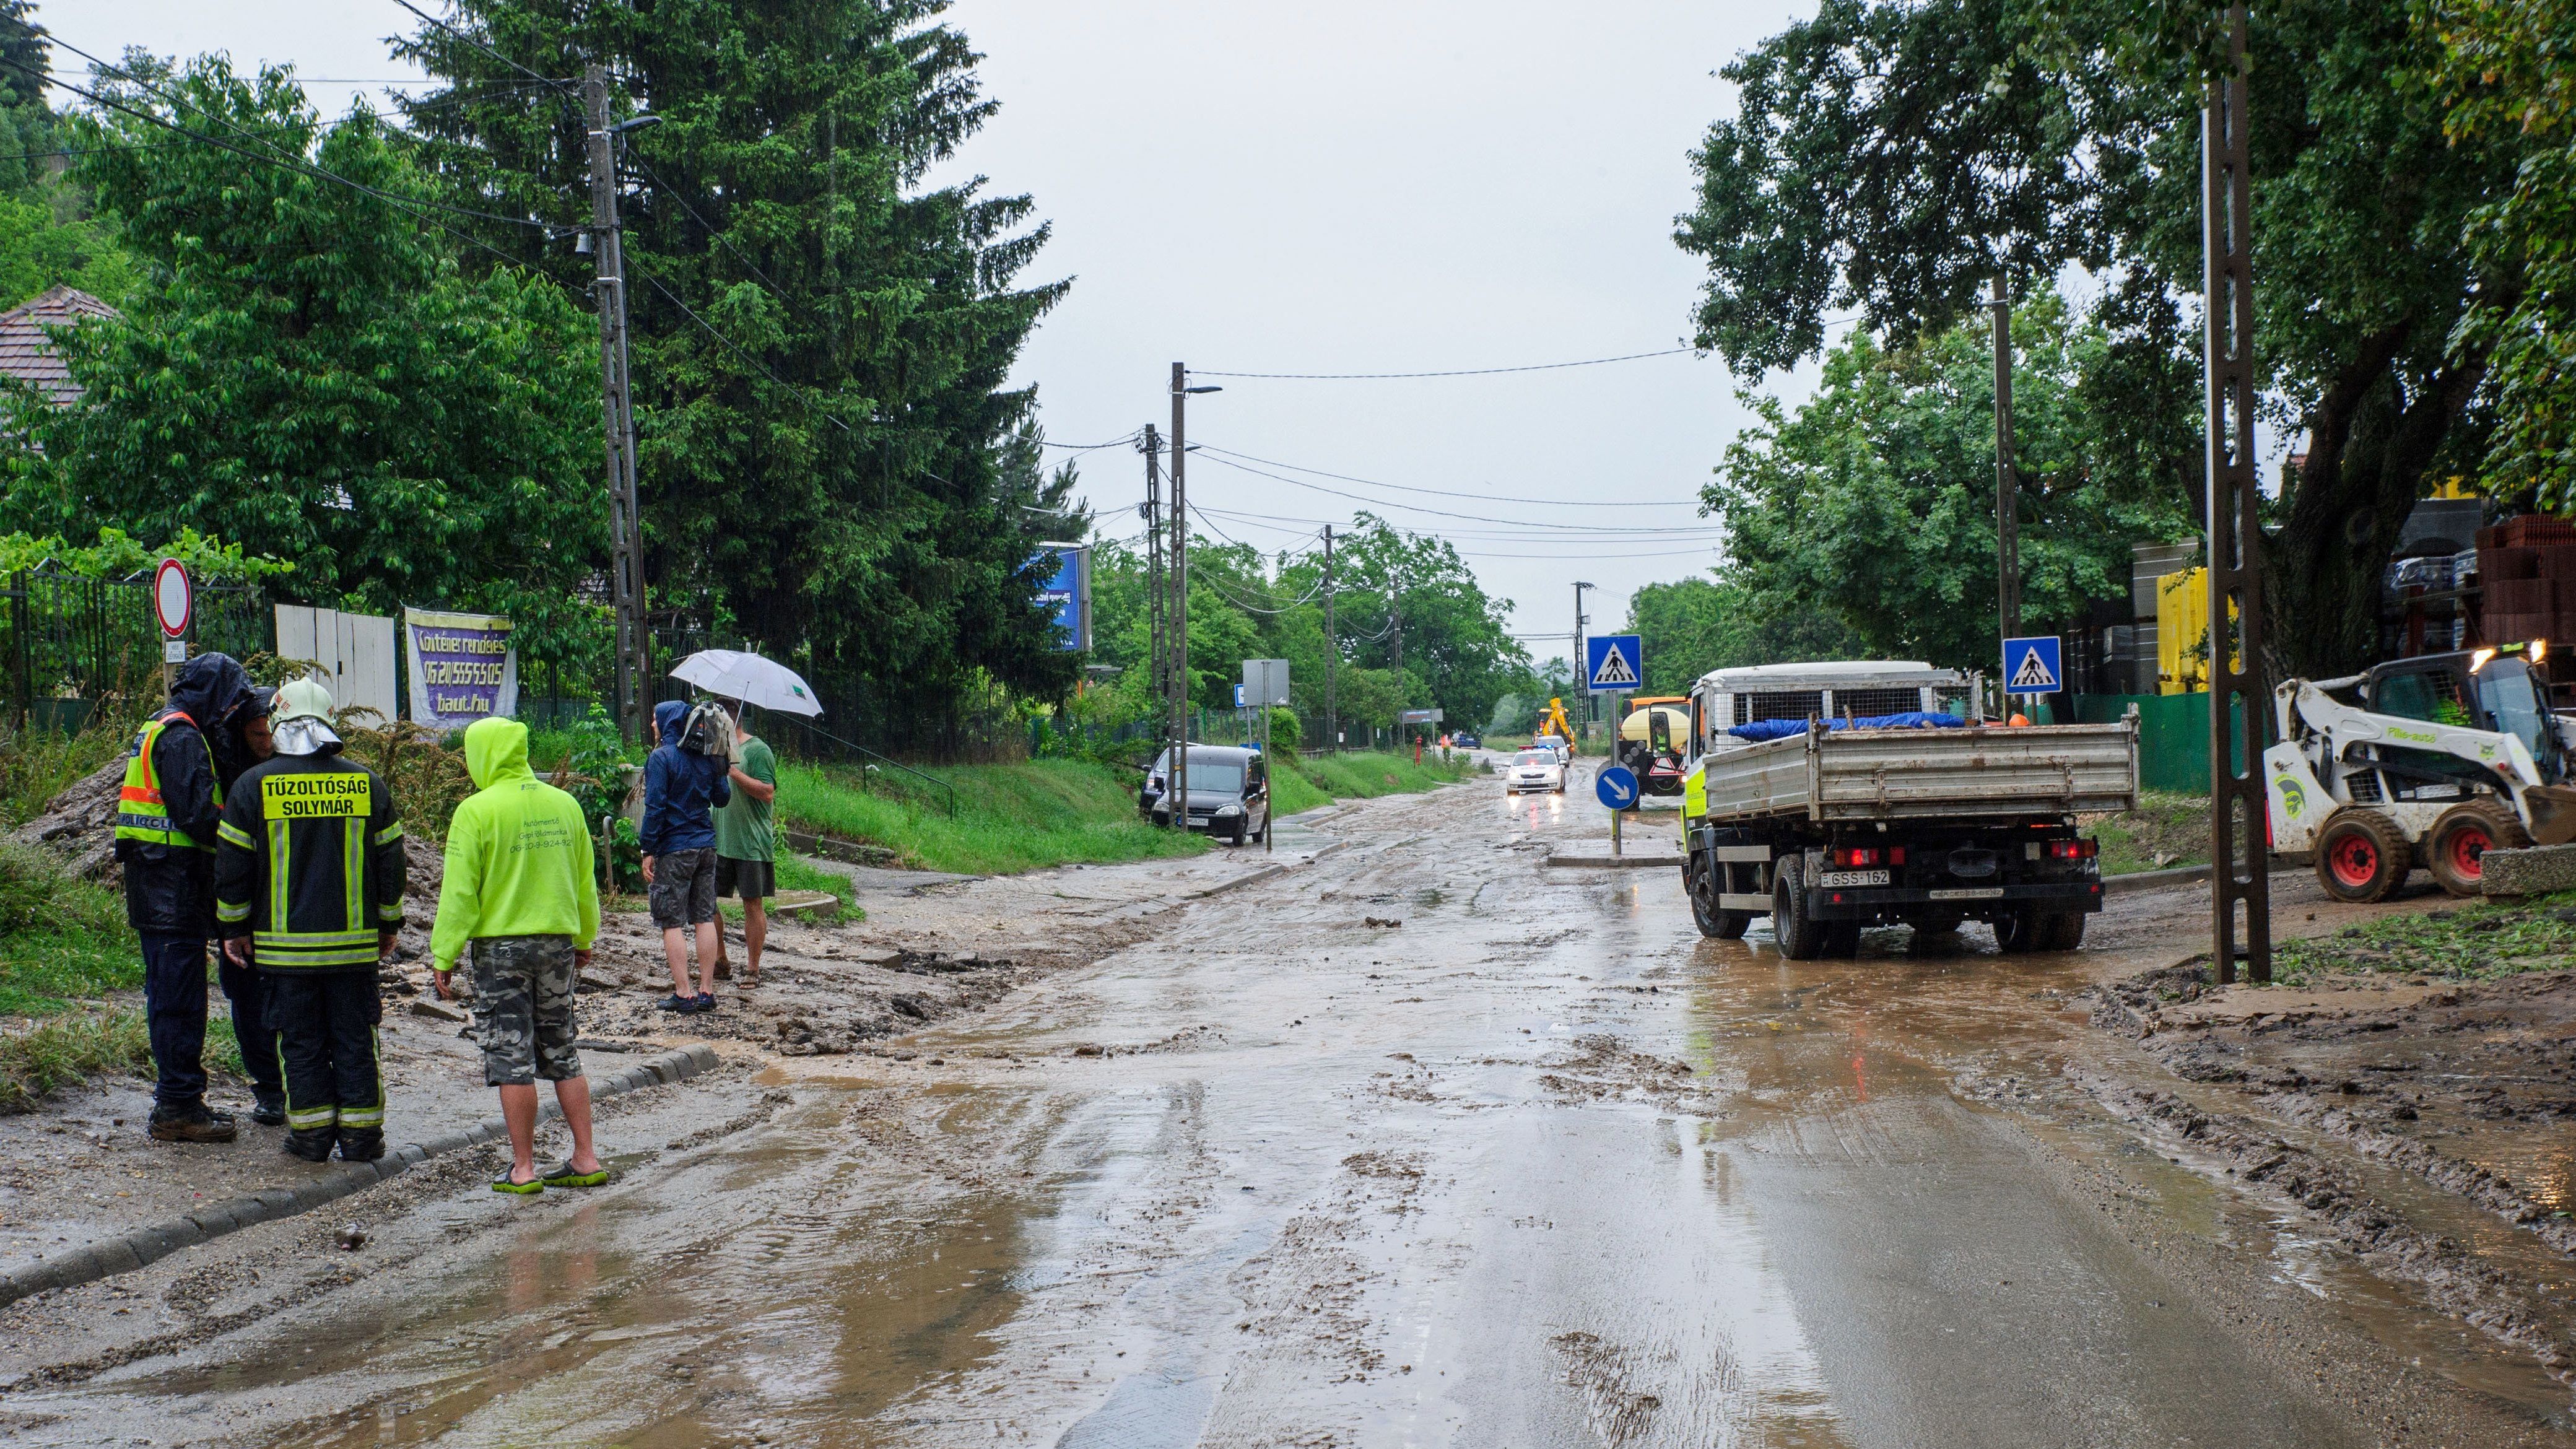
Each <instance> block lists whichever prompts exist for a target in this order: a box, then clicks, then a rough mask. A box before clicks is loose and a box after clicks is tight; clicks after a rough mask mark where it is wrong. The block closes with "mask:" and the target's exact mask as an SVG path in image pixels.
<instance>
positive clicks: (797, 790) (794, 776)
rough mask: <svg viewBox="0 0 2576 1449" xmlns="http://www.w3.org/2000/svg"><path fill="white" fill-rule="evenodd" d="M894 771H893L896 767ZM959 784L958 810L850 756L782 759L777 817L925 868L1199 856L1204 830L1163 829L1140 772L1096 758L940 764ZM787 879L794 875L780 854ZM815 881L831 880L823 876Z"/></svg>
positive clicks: (991, 871) (969, 869) (964, 869)
mask: <svg viewBox="0 0 2576 1449" xmlns="http://www.w3.org/2000/svg"><path fill="white" fill-rule="evenodd" d="M888 773H891V772H888ZM934 773H936V774H937V775H938V776H939V777H940V778H941V779H944V780H947V781H949V782H950V783H952V784H954V785H955V786H956V787H957V818H956V819H954V820H951V819H950V818H949V817H948V811H947V807H946V802H945V799H944V797H943V796H942V795H941V794H940V793H939V792H936V791H924V790H922V789H921V787H919V786H918V785H917V783H914V782H898V781H894V780H889V779H888V778H887V775H886V774H879V775H877V776H875V777H873V778H872V779H871V777H868V776H866V775H863V774H862V773H861V772H859V771H857V770H855V769H852V768H850V767H847V766H842V765H813V764H806V763H803V762H799V761H787V760H782V761H780V762H779V766H778V802H777V806H778V808H777V818H778V821H779V824H780V826H781V827H782V828H792V829H797V830H808V831H812V832H814V833H816V834H819V835H829V836H832V837H834V838H836V839H841V840H849V841H855V842H858V843H861V844H866V845H882V846H885V847H886V848H887V849H889V850H892V851H894V852H895V853H896V855H897V857H898V858H899V860H900V863H901V864H903V865H905V866H907V867H911V868H913V869H918V870H946V871H957V872H961V873H964V874H969V875H998V874H1006V873H1009V872H1012V871H1022V870H1035V869H1038V868H1041V867H1044V866H1050V865H1063V864H1067V863H1069V862H1074V861H1083V862H1102V861H1122V860H1145V859H1151V858H1155V857H1160V856H1173V855H1195V854H1197V853H1198V852H1200V851H1202V850H1205V849H1207V842H1206V841H1205V840H1203V839H1201V838H1199V837H1197V836H1183V835H1175V834H1174V833H1173V832H1171V831H1168V830H1156V829H1155V828H1153V827H1152V826H1151V825H1148V824H1146V823H1145V821H1144V820H1143V819H1142V818H1140V817H1139V816H1138V815H1137V813H1136V784H1135V777H1134V776H1133V775H1132V774H1129V773H1127V772H1124V771H1120V770H1115V769H1113V768H1112V767H1110V766H1108V765H1102V764H1095V763H1093V762H1091V761H1088V760H1031V761H1029V762H1027V763H1025V764H1017V765H950V766H945V767H942V768H940V769H939V770H937V771H935V772H934ZM780 867H781V869H780V875H779V881H780V884H782V885H784V884H785V883H786V881H787V875H786V871H785V862H784V861H781V862H780ZM814 888H815V889H818V890H820V889H826V888H828V887H826V886H824V885H822V884H820V883H818V884H816V885H815V886H814Z"/></svg>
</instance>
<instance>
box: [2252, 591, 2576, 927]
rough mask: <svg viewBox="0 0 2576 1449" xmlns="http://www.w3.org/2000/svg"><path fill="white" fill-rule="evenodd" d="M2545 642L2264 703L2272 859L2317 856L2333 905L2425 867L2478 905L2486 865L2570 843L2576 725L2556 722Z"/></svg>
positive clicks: (2416, 665) (2390, 671)
mask: <svg viewBox="0 0 2576 1449" xmlns="http://www.w3.org/2000/svg"><path fill="white" fill-rule="evenodd" d="M2548 648H2549V646H2548V643H2547V641H2545V640H2533V641H2531V642H2529V643H2523V644H2506V645H2500V646H2497V647H2495V648H2488V649H2475V650H2460V651H2457V652H2453V653H2446V654H2430V655H2421V656H2418V657H2416V658H2412V659H2396V660H2391V661H2389V662H2388V663H2385V664H2381V665H2378V666H2377V667H2375V668H2373V669H2371V670H2369V671H2368V672H2367V673H2363V674H2354V675H2348V676H2345V677H2344V678H2341V679H2322V680H2314V681H2311V680H2306V679H2289V680H2284V681H2282V683H2281V685H2280V687H2279V688H2277V689H2275V690H2274V691H2273V692H2272V701H2273V708H2274V710H2275V711H2276V713H2277V715H2278V721H2279V724H2280V740H2281V742H2280V743H2279V744H2277V745H2274V746H2272V747H2271V748H2270V749H2268V750H2266V751H2264V753H2263V776H2264V789H2265V794H2266V797H2267V803H2268V804H2269V806H2270V811H2269V817H2270V818H2269V825H2270V836H2271V846H2272V849H2274V850H2275V851H2279V852H2283V853H2288V854H2296V853H2298V852H2302V851H2305V852H2311V853H2312V854H2313V856H2314V860H2315V866H2316V872H2317V883H2318V884H2319V885H2321V886H2323V887H2325V890H2326V894H2328V895H2331V896H2333V897H2335V898H2336V899H2338V900H2346V901H2379V900H2386V899H2387V898H2388V897H2389V896H2391V895H2393V894H2395V893H2396V890H2397V888H2398V887H2399V886H2401V885H2404V884H2405V883H2406V877H2407V876H2408V875H2409V874H2411V873H2412V872H2413V870H2414V868H2415V867H2416V866H2417V865H2418V864H2420V865H2422V866H2423V867H2424V868H2425V869H2426V870H2427V871H2429V872H2430V873H2431V874H2432V877H2433V880H2434V882H2435V883H2436V884H2438V885H2440V886H2441V887H2442V889H2444V890H2446V891H2448V892H2450V893H2451V894H2452V895H2455V896H2473V895H2477V894H2479V893H2480V890H2481V889H2482V884H2483V881H2484V879H2485V875H2486V853H2487V852H2488V851H2489V850H2493V849H2512V848H2515V847H2519V846H2526V845H2530V844H2533V843H2534V842H2537V843H2539V844H2542V845H2559V844H2564V843H2566V842H2568V841H2570V840H2576V789H2571V788H2570V787H2569V786H2568V784H2567V777H2568V774H2569V768H2570V763H2571V762H2570V746H2571V744H2576V724H2571V722H2570V721H2568V720H2566V719H2564V718H2561V717H2560V716H2558V715H2556V714H2554V713H2552V712H2551V710H2550V707H2549V681H2548V679H2547V677H2546V676H2544V675H2543V674H2542V673H2541V668H2540V667H2541V665H2542V664H2543V663H2544V661H2545V660H2546V658H2547V653H2548Z"/></svg>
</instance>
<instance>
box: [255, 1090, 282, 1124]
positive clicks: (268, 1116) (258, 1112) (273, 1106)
mask: <svg viewBox="0 0 2576 1449" xmlns="http://www.w3.org/2000/svg"><path fill="white" fill-rule="evenodd" d="M250 1120H252V1121H254V1122H256V1123H258V1124H259V1125H261V1126H262V1127H283V1126H285V1125H286V1094H285V1093H283V1092H261V1093H259V1094H258V1100H257V1101H256V1102H254V1103H253V1104H252V1106H251V1109H250Z"/></svg>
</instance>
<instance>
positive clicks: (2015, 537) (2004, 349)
mask: <svg viewBox="0 0 2576 1449" xmlns="http://www.w3.org/2000/svg"><path fill="white" fill-rule="evenodd" d="M1988 305H1990V306H1992V307H1993V308H1994V309H1995V555H1996V557H1995V613H1996V616H1997V617H1998V618H1999V619H2000V620H2001V621H2002V623H2003V635H2002V637H2003V638H2006V639H2011V638H2016V637H2018V636H2019V635H2020V633H2021V474H2020V472H2019V470H2017V469H2015V468H2014V467H2013V425H2012V374H2013V354H2012V303H2011V302H2009V301H2007V300H2005V298H2004V279H2003V275H2002V274H2001V273H1997V274H1996V276H1995V291H1994V301H1993V302H1991V303H1989V304H1988Z"/></svg>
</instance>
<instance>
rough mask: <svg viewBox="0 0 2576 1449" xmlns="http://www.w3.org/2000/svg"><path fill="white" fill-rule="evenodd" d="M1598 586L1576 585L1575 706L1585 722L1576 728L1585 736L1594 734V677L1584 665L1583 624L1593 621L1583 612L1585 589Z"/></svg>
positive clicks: (1571, 742) (1570, 741)
mask: <svg viewBox="0 0 2576 1449" xmlns="http://www.w3.org/2000/svg"><path fill="white" fill-rule="evenodd" d="M1598 587H1599V585H1597V584H1576V585H1575V586H1574V695H1575V707H1576V708H1577V709H1578V710H1580V711H1581V713H1582V715H1583V722H1582V723H1581V724H1578V725H1576V726H1575V727H1574V728H1575V732H1576V733H1577V734H1580V735H1582V736H1584V737H1585V738H1590V736H1591V734H1592V678H1591V674H1590V672H1589V671H1587V670H1586V669H1585V668H1584V667H1583V626H1584V625H1586V624H1589V623H1591V622H1592V621H1591V620H1590V619H1589V618H1586V617H1585V616H1584V613H1583V591H1584V590H1585V589H1590V588H1598ZM1566 743H1567V744H1568V745H1572V744H1576V743H1578V741H1575V740H1567V741H1566Z"/></svg>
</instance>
